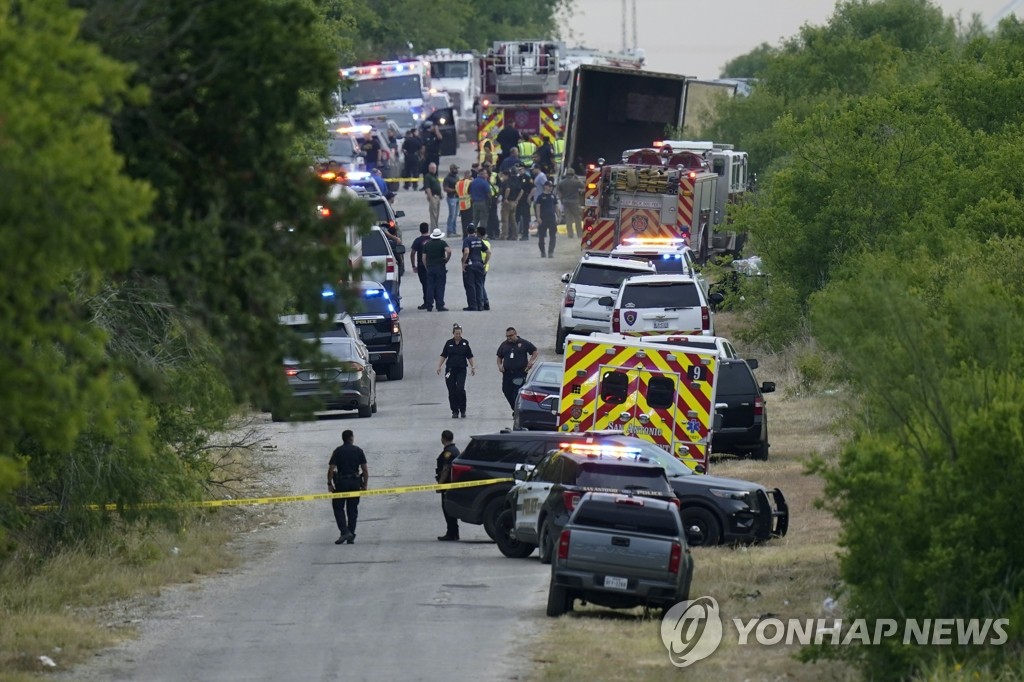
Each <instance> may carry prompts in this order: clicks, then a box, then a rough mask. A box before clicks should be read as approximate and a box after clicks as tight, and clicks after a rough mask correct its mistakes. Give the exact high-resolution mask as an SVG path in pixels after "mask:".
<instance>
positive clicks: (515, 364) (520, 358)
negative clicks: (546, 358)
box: [498, 327, 538, 417]
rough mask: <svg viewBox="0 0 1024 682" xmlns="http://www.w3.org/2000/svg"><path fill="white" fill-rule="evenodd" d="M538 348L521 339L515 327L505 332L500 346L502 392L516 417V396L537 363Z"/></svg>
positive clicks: (499, 368) (499, 369) (499, 359)
mask: <svg viewBox="0 0 1024 682" xmlns="http://www.w3.org/2000/svg"><path fill="white" fill-rule="evenodd" d="M537 354H538V351H537V346H535V345H533V344H532V343H530V342H529V341H527V340H526V339H523V338H520V337H519V334H517V333H516V329H515V327H509V328H508V329H506V330H505V341H504V342H503V343H502V344H501V345H500V346H498V371H499V372H501V392H502V393H504V394H505V400H507V401H508V406H509V407H511V408H512V416H513V417H514V416H515V409H516V396H518V395H519V389H520V388H521V387H522V385H523V383H525V382H526V373H527V372H529V371H530V370H531V369H532V368H533V363H535V362H536V361H537Z"/></svg>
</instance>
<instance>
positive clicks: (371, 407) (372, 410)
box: [370, 400, 377, 414]
mask: <svg viewBox="0 0 1024 682" xmlns="http://www.w3.org/2000/svg"><path fill="white" fill-rule="evenodd" d="M370 412H372V413H373V414H377V401H376V400H374V401H373V405H370Z"/></svg>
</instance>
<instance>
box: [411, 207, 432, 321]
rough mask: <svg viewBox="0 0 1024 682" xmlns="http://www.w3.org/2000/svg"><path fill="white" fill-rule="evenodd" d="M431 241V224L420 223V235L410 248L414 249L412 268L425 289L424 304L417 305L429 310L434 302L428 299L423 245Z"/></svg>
mask: <svg viewBox="0 0 1024 682" xmlns="http://www.w3.org/2000/svg"><path fill="white" fill-rule="evenodd" d="M429 241H430V225H428V224H427V223H420V236H419V237H416V239H415V241H413V243H412V246H411V247H409V249H410V250H411V251H412V269H413V271H414V272H415V273H416V276H417V277H419V278H420V287H421V288H422V289H423V305H421V306H416V307H417V309H418V310H429V309H430V308H432V307H433V305H434V302H433V301H430V300H428V299H427V261H426V258H425V257H424V255H423V246H424V245H425V244H426V243H427V242H429Z"/></svg>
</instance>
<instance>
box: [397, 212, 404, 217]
mask: <svg viewBox="0 0 1024 682" xmlns="http://www.w3.org/2000/svg"><path fill="white" fill-rule="evenodd" d="M395 217H396V218H404V217H405V211H395Z"/></svg>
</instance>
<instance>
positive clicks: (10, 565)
mask: <svg viewBox="0 0 1024 682" xmlns="http://www.w3.org/2000/svg"><path fill="white" fill-rule="evenodd" d="M263 473H265V468H264V467H262V465H261V464H260V463H259V461H258V459H256V460H254V459H253V458H252V457H251V456H248V455H243V454H242V453H240V452H233V453H227V452H226V453H223V454H222V455H218V461H217V465H216V466H215V469H214V476H215V477H216V479H217V481H216V483H217V484H218V485H220V486H222V489H224V490H226V491H227V490H230V491H231V492H232V493H233V494H242V495H245V494H246V493H249V494H253V495H256V494H264V495H266V494H270V495H273V494H275V491H272V490H269V489H268V488H267V486H266V484H265V483H264V482H263V481H262V476H261V474H263ZM276 514H277V512H274V511H269V512H268V511H267V510H265V509H262V508H257V509H255V510H246V509H241V508H228V509H223V510H207V511H203V510H197V511H196V512H195V513H192V514H190V515H188V516H187V517H186V518H185V519H184V520H183V522H182V526H181V527H180V528H179V529H177V530H171V529H166V528H163V527H155V526H150V527H140V526H135V527H130V528H118V529H116V530H111V531H110V532H108V533H107V534H106V535H105V536H104V537H102V538H96V539H95V540H93V541H91V542H90V543H89V544H88V546H84V547H79V548H76V549H68V550H66V551H63V552H61V553H59V554H56V555H54V556H51V557H48V558H46V559H45V560H43V559H39V558H38V557H35V556H31V555H30V554H28V553H20V554H18V555H16V556H14V557H12V558H10V559H9V560H8V561H6V562H5V563H4V564H3V565H2V566H0V623H2V627H0V682H24V681H27V680H39V679H43V678H42V677H41V676H42V675H43V674H45V673H46V672H47V671H49V670H51V669H50V668H46V667H44V665H43V663H42V662H41V661H40V657H41V656H48V657H49V658H51V659H52V660H53V661H54V662H55V663H56V664H57V666H58V669H60V670H67V669H68V668H70V667H72V666H74V665H75V664H76V663H78V662H80V661H82V660H85V659H87V658H88V657H90V656H92V655H93V654H94V653H95V652H96V651H97V650H99V649H102V648H105V647H108V646H111V645H113V644H116V643H117V642H118V641H120V640H123V639H126V638H130V637H133V636H134V635H135V632H134V629H133V627H132V619H131V618H127V619H126V618H125V617H124V615H123V613H120V612H119V611H118V610H117V609H116V608H115V605H116V604H117V603H118V602H121V601H122V600H128V599H132V598H134V597H140V596H145V595H153V594H157V593H158V592H159V590H160V588H161V587H163V586H166V585H172V584H181V583H188V582H192V581H194V580H196V579H197V578H198V577H200V576H202V575H207V574H211V573H215V572H217V571H222V570H225V569H228V568H230V567H232V566H235V565H236V564H237V563H238V560H239V558H238V556H237V555H236V554H235V553H234V552H233V551H232V549H231V545H230V542H231V539H232V538H233V537H235V536H236V535H237V534H238V532H239V531H243V530H247V529H250V528H253V527H255V526H257V525H267V524H268V523H270V524H272V523H274V521H275V515H276Z"/></svg>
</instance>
